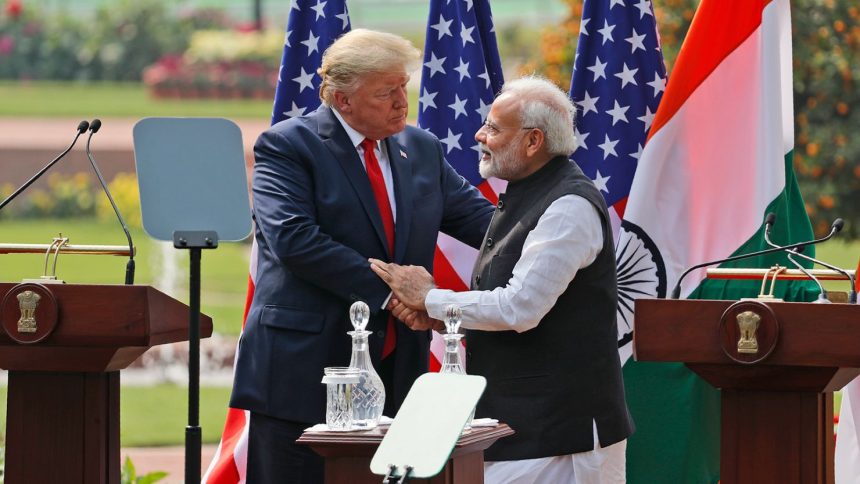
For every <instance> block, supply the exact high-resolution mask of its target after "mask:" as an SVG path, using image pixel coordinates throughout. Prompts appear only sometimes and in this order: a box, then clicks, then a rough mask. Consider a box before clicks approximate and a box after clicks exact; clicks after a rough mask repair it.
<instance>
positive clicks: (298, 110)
mask: <svg viewBox="0 0 860 484" xmlns="http://www.w3.org/2000/svg"><path fill="white" fill-rule="evenodd" d="M304 114H305V108H303V107H300V106H297V105H296V102H295V101H293V106H292V108H290V110H289V111H284V116H287V117H290V118H294V117H296V116H304Z"/></svg>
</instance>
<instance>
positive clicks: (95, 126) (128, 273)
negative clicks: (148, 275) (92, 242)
mask: <svg viewBox="0 0 860 484" xmlns="http://www.w3.org/2000/svg"><path fill="white" fill-rule="evenodd" d="M101 127H102V122H101V120H100V119H94V120H93V122H92V123H90V125H89V129H90V135H89V137H88V138H87V149H86V152H87V158H89V160H90V164H91V165H92V166H93V170H94V171H95V172H96V177H98V179H99V183H100V184H101V186H102V189H103V190H104V192H105V195H107V198H108V200H109V201H110V205H111V207H113V213H115V214H116V218H117V219H118V220H119V223H120V225H122V230H123V232H125V237H126V239H128V252H129V256H128V263H126V265H125V283H126V284H134V243H132V241H131V232H129V230H128V226H127V225H126V224H125V220H123V218H122V215H121V214H120V213H119V208H117V206H116V202H114V200H113V197H112V196H111V194H110V190H108V186H107V183H105V179H104V177H103V176H102V172H101V171H99V167H98V166H97V165H96V160H95V158H93V153H92V151H90V142H91V141H92V139H93V135H94V134H96V133H97V132H98V131H99V129H100V128H101Z"/></svg>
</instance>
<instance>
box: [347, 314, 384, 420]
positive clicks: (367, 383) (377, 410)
mask: <svg viewBox="0 0 860 484" xmlns="http://www.w3.org/2000/svg"><path fill="white" fill-rule="evenodd" d="M349 318H350V320H352V326H353V328H355V330H354V331H349V332H347V334H348V335H350V336H352V359H351V360H350V362H349V366H350V367H352V368H357V369H358V370H359V378H358V379H359V381H358V384H356V385H355V389H354V391H353V394H352V395H353V400H352V412H353V413H352V428H354V429H372V428H374V427H376V426H377V425H378V424H379V417H381V416H382V408H383V407H384V406H385V387H384V386H383V385H382V379H381V378H379V374H377V373H376V370H375V369H374V368H373V364H372V363H371V362H370V350H369V348H368V344H367V338H368V336H370V334H371V333H372V332H371V331H367V330H365V329H364V328H365V327H367V322H368V321H369V320H370V308H369V307H367V304H365V303H364V302H361V301H358V302H356V303H354V304H353V305H352V307H350V308H349Z"/></svg>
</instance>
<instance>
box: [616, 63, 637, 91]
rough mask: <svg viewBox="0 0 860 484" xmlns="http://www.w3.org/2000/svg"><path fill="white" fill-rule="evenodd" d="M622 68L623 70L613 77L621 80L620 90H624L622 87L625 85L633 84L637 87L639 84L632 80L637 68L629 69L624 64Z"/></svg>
mask: <svg viewBox="0 0 860 484" xmlns="http://www.w3.org/2000/svg"><path fill="white" fill-rule="evenodd" d="M623 66H624V68H623V70H622V71H621V72H618V73H616V74H615V77H617V78H619V79H621V89H624V86H626V85H627V84H633V85H634V86H638V85H639V83H637V82H636V79H634V78H633V76H634V75H635V74H636V72H637V71H638V70H639V68H638V67H637V68H636V69H629V68H627V63H626V62H625V63H624V64H623Z"/></svg>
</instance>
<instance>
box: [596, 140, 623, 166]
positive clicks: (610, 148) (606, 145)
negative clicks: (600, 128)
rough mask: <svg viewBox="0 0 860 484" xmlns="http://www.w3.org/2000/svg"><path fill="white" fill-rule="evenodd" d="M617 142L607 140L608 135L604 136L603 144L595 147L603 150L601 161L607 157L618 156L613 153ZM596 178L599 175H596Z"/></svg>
mask: <svg viewBox="0 0 860 484" xmlns="http://www.w3.org/2000/svg"><path fill="white" fill-rule="evenodd" d="M618 141H619V140H615V141H612V140H611V139H609V135H608V134H607V135H605V138H604V140H603V143H600V144H599V145H597V146H599V147H600V149H601V150H603V159H604V160H605V159H606V158H608V157H609V155H612V156H618V153H616V152H615V145H617V144H618ZM598 173H599V172H598ZM598 176H600V175H598Z"/></svg>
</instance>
